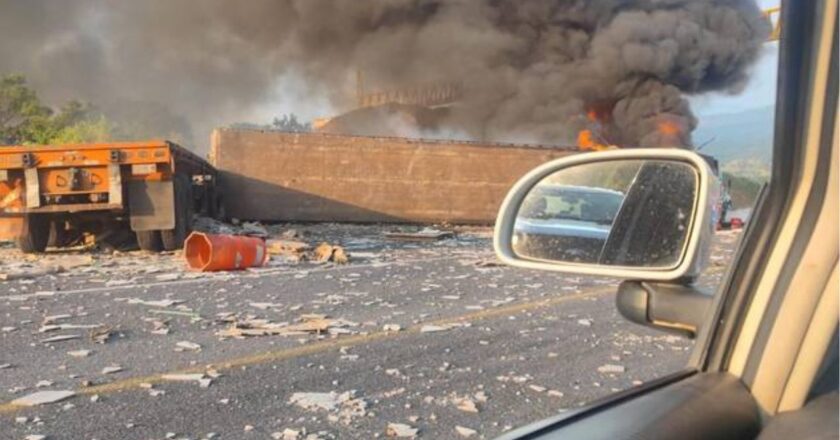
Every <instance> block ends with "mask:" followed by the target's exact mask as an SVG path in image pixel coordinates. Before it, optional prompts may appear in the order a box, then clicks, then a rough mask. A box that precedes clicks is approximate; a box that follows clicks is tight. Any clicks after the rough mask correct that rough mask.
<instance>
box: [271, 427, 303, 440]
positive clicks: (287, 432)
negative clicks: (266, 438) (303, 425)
mask: <svg viewBox="0 0 840 440" xmlns="http://www.w3.org/2000/svg"><path fill="white" fill-rule="evenodd" d="M271 438H272V439H274V440H298V439H299V438H300V431H298V430H297V429H290V428H286V429H284V430H283V432H275V433H272V434H271Z"/></svg>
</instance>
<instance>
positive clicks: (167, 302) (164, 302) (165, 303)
mask: <svg viewBox="0 0 840 440" xmlns="http://www.w3.org/2000/svg"><path fill="white" fill-rule="evenodd" d="M184 302H186V301H184V300H180V299H159V300H145V299H140V298H129V299H128V300H127V301H126V303H127V304H140V305H144V306H149V307H172V306H174V305H177V304H182V303H184Z"/></svg>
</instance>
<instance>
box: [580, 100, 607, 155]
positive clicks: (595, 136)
mask: <svg viewBox="0 0 840 440" xmlns="http://www.w3.org/2000/svg"><path fill="white" fill-rule="evenodd" d="M613 104H614V103H613V102H609V101H596V102H591V103H589V104H588V105H587V107H586V118H587V119H588V120H589V124H587V125H589V128H586V129H583V130H581V131H580V132H579V133H578V136H577V143H578V146H579V147H580V148H581V149H582V150H589V151H601V150H608V149H611V148H615V146H613V145H609V144H608V143H607V142H606V141H605V140H604V134H605V125H607V124H609V123H610V121H611V120H612V108H613Z"/></svg>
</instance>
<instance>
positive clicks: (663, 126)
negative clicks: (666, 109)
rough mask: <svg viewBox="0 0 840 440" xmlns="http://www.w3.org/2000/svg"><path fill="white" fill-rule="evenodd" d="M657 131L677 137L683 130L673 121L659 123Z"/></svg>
mask: <svg viewBox="0 0 840 440" xmlns="http://www.w3.org/2000/svg"><path fill="white" fill-rule="evenodd" d="M656 130H657V131H659V132H660V133H662V134H664V135H666V136H677V135H679V134H680V132H681V131H682V130H680V126H679V125H678V124H676V123H674V122H672V121H667V120H666V121H659V123H658V124H657V125H656Z"/></svg>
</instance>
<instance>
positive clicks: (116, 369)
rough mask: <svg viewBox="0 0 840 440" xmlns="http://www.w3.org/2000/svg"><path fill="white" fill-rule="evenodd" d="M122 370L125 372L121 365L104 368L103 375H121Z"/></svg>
mask: <svg viewBox="0 0 840 440" xmlns="http://www.w3.org/2000/svg"><path fill="white" fill-rule="evenodd" d="M122 370H123V367H121V366H119V365H112V366H109V367H105V368H103V369H102V374H114V373H119V372H120V371H122Z"/></svg>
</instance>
